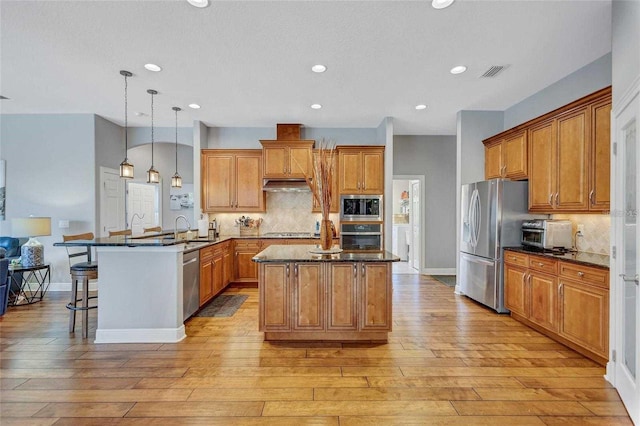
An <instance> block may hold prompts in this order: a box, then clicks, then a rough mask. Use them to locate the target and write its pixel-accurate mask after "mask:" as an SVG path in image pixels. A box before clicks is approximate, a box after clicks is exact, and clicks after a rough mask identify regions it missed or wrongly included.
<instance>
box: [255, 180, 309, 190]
mask: <svg viewBox="0 0 640 426" xmlns="http://www.w3.org/2000/svg"><path fill="white" fill-rule="evenodd" d="M262 190H263V191H265V192H311V188H309V185H308V184H307V181H306V180H304V179H263V180H262Z"/></svg>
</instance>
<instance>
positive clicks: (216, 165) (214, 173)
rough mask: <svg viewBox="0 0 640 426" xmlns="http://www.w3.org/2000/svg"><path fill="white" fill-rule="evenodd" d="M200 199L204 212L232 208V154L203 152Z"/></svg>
mask: <svg viewBox="0 0 640 426" xmlns="http://www.w3.org/2000/svg"><path fill="white" fill-rule="evenodd" d="M202 200H203V204H204V205H203V209H204V211H205V212H226V211H233V210H234V205H235V178H234V156H233V154H230V153H224V154H222V153H215V154H213V153H206V152H203V154H202Z"/></svg>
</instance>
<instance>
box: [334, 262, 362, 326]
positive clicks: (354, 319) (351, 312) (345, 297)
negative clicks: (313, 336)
mask: <svg viewBox="0 0 640 426" xmlns="http://www.w3.org/2000/svg"><path fill="white" fill-rule="evenodd" d="M328 273H329V279H328V280H327V286H328V288H327V311H328V312H327V321H328V323H327V330H357V329H358V305H357V296H356V289H357V285H356V282H357V277H358V264H357V263H330V264H329V272H328Z"/></svg>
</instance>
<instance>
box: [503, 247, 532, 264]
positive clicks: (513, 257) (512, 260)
mask: <svg viewBox="0 0 640 426" xmlns="http://www.w3.org/2000/svg"><path fill="white" fill-rule="evenodd" d="M504 262H505V263H509V264H511V265H517V266H523V267H525V268H526V267H527V266H529V255H528V254H524V253H518V252H515V251H508V250H507V251H505V252H504Z"/></svg>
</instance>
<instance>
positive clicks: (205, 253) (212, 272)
mask: <svg viewBox="0 0 640 426" xmlns="http://www.w3.org/2000/svg"><path fill="white" fill-rule="evenodd" d="M223 244H224V243H223ZM223 244H217V245H213V246H209V247H205V248H203V249H200V306H202V305H204V304H205V303H207V302H208V301H209V300H211V298H213V297H214V296H215V295H217V294H219V293H220V292H222V290H224V288H225V287H226V286H227V284H229V281H225V279H226V277H225V264H224V261H225V259H224V255H225V251H226V252H228V245H226V246H225V245H223Z"/></svg>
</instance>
